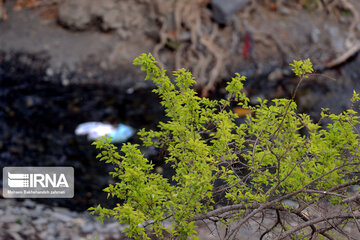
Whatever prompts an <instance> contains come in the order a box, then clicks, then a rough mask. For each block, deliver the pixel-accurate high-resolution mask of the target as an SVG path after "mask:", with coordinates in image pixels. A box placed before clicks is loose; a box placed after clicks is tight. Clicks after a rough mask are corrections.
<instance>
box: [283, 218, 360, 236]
mask: <svg viewBox="0 0 360 240" xmlns="http://www.w3.org/2000/svg"><path fill="white" fill-rule="evenodd" d="M348 218H357V219H358V218H360V214H356V215H352V214H342V215H337V214H336V215H330V216H327V217H317V218H314V219H312V220H310V221H307V222H304V223H301V224H299V225H297V226H296V227H293V228H291V229H290V230H288V231H286V232H285V233H284V234H283V235H282V236H280V237H278V238H277V239H276V240H282V239H285V238H287V237H289V236H291V235H292V234H294V233H295V232H297V231H299V230H301V229H304V228H306V227H309V226H311V225H314V224H316V223H319V222H324V221H326V220H331V219H348Z"/></svg>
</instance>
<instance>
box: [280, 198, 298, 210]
mask: <svg viewBox="0 0 360 240" xmlns="http://www.w3.org/2000/svg"><path fill="white" fill-rule="evenodd" d="M281 203H282V204H284V205H285V206H287V207H289V208H292V209H298V208H299V207H300V204H299V203H298V202H295V201H294V200H291V199H285V200H283V201H281Z"/></svg>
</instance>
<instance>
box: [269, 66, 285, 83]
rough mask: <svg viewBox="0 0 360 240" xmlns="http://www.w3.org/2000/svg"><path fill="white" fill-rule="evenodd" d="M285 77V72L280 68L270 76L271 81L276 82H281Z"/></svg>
mask: <svg viewBox="0 0 360 240" xmlns="http://www.w3.org/2000/svg"><path fill="white" fill-rule="evenodd" d="M283 77H284V75H283V72H282V70H281V69H280V68H276V69H275V70H274V71H273V72H271V73H270V74H269V76H268V79H269V81H272V82H276V81H279V80H281V79H282V78H283Z"/></svg>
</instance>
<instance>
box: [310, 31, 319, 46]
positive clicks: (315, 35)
mask: <svg viewBox="0 0 360 240" xmlns="http://www.w3.org/2000/svg"><path fill="white" fill-rule="evenodd" d="M320 33H321V32H320V30H319V29H318V28H314V29H313V30H312V31H311V35H310V36H311V41H312V42H313V43H315V44H317V43H318V42H319V39H320Z"/></svg>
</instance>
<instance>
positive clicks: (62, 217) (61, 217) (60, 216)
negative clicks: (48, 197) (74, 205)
mask: <svg viewBox="0 0 360 240" xmlns="http://www.w3.org/2000/svg"><path fill="white" fill-rule="evenodd" d="M52 217H54V218H56V219H59V220H60V221H63V222H67V221H71V220H72V218H71V217H69V216H67V215H65V214H62V213H57V212H54V213H53V214H52Z"/></svg>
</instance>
